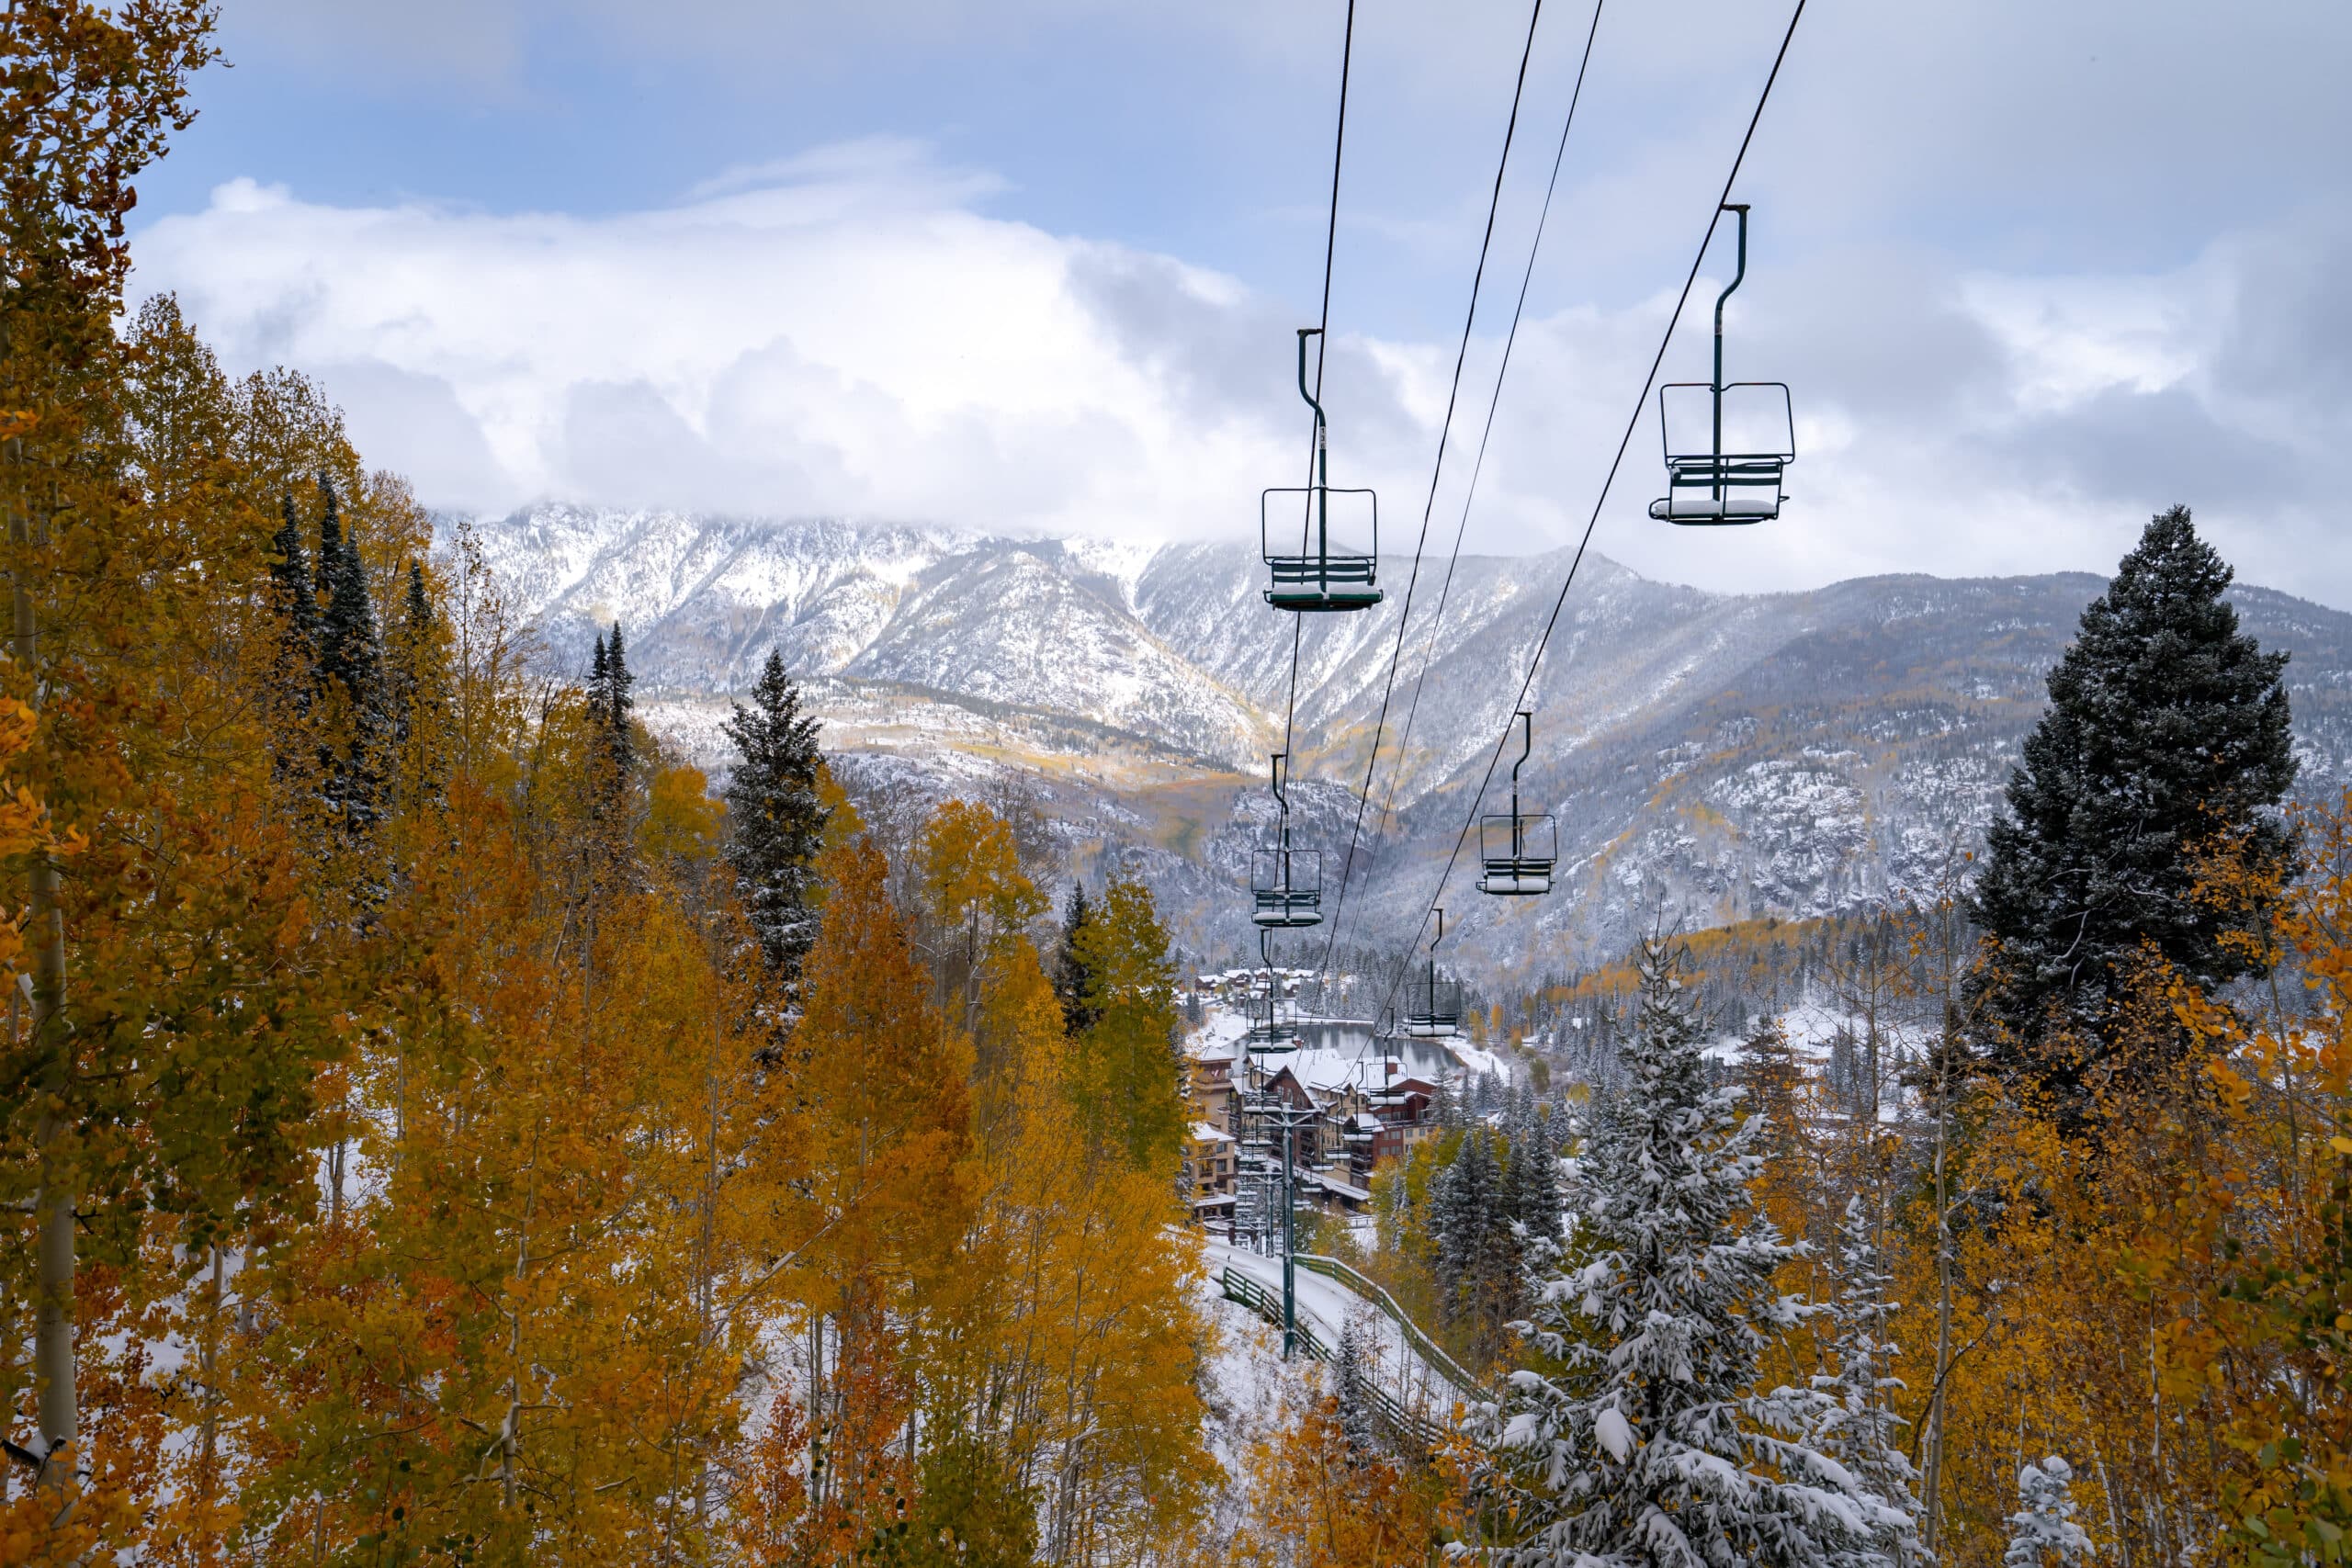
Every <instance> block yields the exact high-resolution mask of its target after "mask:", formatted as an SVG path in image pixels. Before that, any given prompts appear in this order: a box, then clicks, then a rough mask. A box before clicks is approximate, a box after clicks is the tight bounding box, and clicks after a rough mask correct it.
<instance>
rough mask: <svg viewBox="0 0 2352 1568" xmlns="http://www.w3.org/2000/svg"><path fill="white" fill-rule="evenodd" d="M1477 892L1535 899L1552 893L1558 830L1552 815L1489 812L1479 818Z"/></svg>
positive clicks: (1557, 851)
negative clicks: (1517, 814) (1518, 814)
mask: <svg viewBox="0 0 2352 1568" xmlns="http://www.w3.org/2000/svg"><path fill="white" fill-rule="evenodd" d="M1478 850H1479V856H1478V861H1479V868H1480V875H1479V877H1478V891H1479V892H1481V893H1492V894H1495V895H1497V896H1498V897H1506V898H1510V897H1537V896H1540V895H1542V894H1545V893H1549V892H1551V891H1552V871H1553V868H1554V867H1555V866H1556V865H1558V864H1559V829H1558V825H1557V823H1556V822H1555V820H1554V818H1551V817H1549V816H1515V815H1511V814H1509V813H1489V814H1488V815H1487V816H1484V817H1481V818H1478Z"/></svg>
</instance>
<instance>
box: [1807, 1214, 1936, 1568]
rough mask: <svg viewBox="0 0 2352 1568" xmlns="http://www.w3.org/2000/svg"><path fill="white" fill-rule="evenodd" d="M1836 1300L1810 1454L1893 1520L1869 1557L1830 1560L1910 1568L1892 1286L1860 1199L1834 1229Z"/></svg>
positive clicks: (1914, 1538) (1911, 1480)
mask: <svg viewBox="0 0 2352 1568" xmlns="http://www.w3.org/2000/svg"><path fill="white" fill-rule="evenodd" d="M1833 1272H1834V1273H1835V1274H1836V1275H1837V1278H1838V1300H1837V1303H1836V1304H1835V1305H1834V1306H1832V1307H1831V1309H1830V1312H1829V1316H1830V1318H1831V1320H1832V1325H1833V1332H1832V1334H1831V1336H1830V1339H1829V1346H1828V1349H1829V1354H1830V1357H1831V1359H1833V1360H1835V1361H1836V1363H1837V1371H1834V1372H1826V1373H1821V1374H1818V1375H1816V1376H1815V1378H1814V1380H1813V1385H1814V1388H1815V1391H1817V1392H1818V1393H1820V1394H1821V1395H1822V1396H1823V1401H1822V1404H1821V1405H1820V1407H1819V1409H1818V1410H1817V1412H1816V1413H1815V1417H1814V1428H1813V1434H1814V1435H1813V1446H1814V1447H1815V1448H1816V1449H1818V1450H1820V1451H1821V1452H1822V1453H1824V1454H1826V1455H1827V1456H1828V1457H1829V1458H1830V1459H1832V1460H1835V1461H1837V1462H1838V1464H1840V1465H1842V1466H1843V1467H1844V1468H1845V1470H1846V1472H1848V1473H1849V1474H1850V1475H1851V1476H1853V1478H1854V1479H1855V1481H1857V1482H1858V1483H1860V1485H1861V1487H1862V1489H1863V1490H1864V1491H1866V1492H1868V1493H1869V1494H1870V1495H1871V1496H1873V1497H1875V1498H1877V1499H1878V1500H1879V1501H1880V1502H1882V1503H1884V1504H1886V1505H1887V1506H1888V1507H1889V1509H1890V1510H1892V1512H1893V1513H1894V1515H1895V1516H1897V1517H1894V1518H1887V1517H1881V1518H1880V1520H1879V1522H1878V1525H1877V1528H1876V1529H1873V1530H1872V1531H1871V1541H1870V1544H1869V1546H1868V1548H1867V1549H1865V1550H1862V1551H1850V1552H1847V1553H1844V1554H1842V1555H1839V1556H1837V1557H1834V1558H1833V1559H1832V1561H1833V1562H1845V1563H1852V1564H1857V1565H1861V1564H1868V1563H1875V1562H1894V1563H1898V1564H1908V1563H1912V1562H1918V1561H1920V1560H1921V1558H1922V1556H1923V1555H1924V1553H1923V1551H1922V1549H1921V1547H1920V1544H1919V1528H1918V1526H1919V1514H1920V1508H1919V1499H1918V1495H1917V1493H1916V1492H1914V1491H1913V1488H1914V1487H1915V1486H1916V1485H1917V1483H1918V1480H1919V1472H1918V1471H1917V1469H1915V1468H1914V1467H1913V1465H1912V1463H1911V1461H1910V1458H1909V1457H1908V1456H1907V1455H1906V1454H1905V1452H1904V1449H1903V1443H1902V1440H1901V1436H1900V1434H1901V1431H1902V1428H1903V1427H1904V1426H1905V1422H1904V1420H1903V1418H1902V1417H1901V1416H1897V1415H1895V1414H1894V1406H1893V1404H1892V1403H1891V1396H1892V1395H1893V1393H1894V1392H1895V1391H1896V1390H1898V1389H1900V1388H1902V1387H1903V1380H1902V1379H1901V1378H1898V1377H1895V1376H1893V1375H1892V1374H1891V1373H1890V1372H1889V1371H1888V1369H1889V1368H1890V1367H1892V1366H1893V1365H1894V1358H1895V1354H1896V1348H1895V1347H1894V1344H1893V1343H1892V1342H1890V1341H1889V1340H1888V1339H1887V1337H1886V1325H1887V1320H1888V1319H1889V1318H1890V1317H1892V1316H1893V1315H1894V1303H1893V1302H1891V1301H1889V1300H1888V1299H1887V1292H1888V1289H1889V1287H1890V1286H1891V1285H1892V1283H1893V1280H1892V1278H1891V1277H1890V1276H1889V1275H1888V1274H1887V1272H1886V1269H1885V1268H1884V1266H1883V1262H1882V1260H1881V1258H1880V1256H1879V1248H1878V1241H1877V1238H1876V1237H1875V1235H1873V1234H1872V1230H1871V1213H1870V1211H1869V1210H1868V1209H1866V1208H1865V1207H1864V1206H1863V1203H1862V1201H1861V1199H1860V1197H1859V1196H1857V1197H1853V1198H1849V1199H1848V1200H1847V1201H1846V1217H1845V1220H1844V1222H1843V1223H1842V1224H1840V1225H1839V1226H1838V1258H1837V1262H1836V1266H1835V1269H1833Z"/></svg>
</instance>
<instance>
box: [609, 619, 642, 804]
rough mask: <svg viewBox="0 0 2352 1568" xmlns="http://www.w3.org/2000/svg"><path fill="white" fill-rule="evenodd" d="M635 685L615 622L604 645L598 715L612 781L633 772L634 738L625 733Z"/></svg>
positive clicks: (627, 732) (633, 710) (635, 750)
mask: <svg viewBox="0 0 2352 1568" xmlns="http://www.w3.org/2000/svg"><path fill="white" fill-rule="evenodd" d="M636 683H637V677H636V676H634V675H632V674H630V673H629V672H628V654H627V653H625V652H624V651H623V650H622V648H621V624H620V623H619V622H618V621H615V622H614V623H613V635H612V637H611V638H610V640H608V641H607V642H606V643H605V686H604V691H603V693H602V696H603V699H604V700H603V705H602V706H603V710H604V711H603V712H602V714H601V715H600V717H601V718H602V719H603V720H604V725H605V747H606V749H607V751H608V754H609V755H610V757H611V760H612V776H613V777H614V778H616V779H627V778H628V777H629V775H630V774H632V773H635V772H636V771H637V737H636V736H635V735H633V734H631V733H630V730H629V718H630V716H631V715H633V714H634V713H635V712H636V711H637V701H636V699H635V698H633V697H631V696H630V695H629V694H628V689H629V688H630V687H631V686H633V685H635V684H636Z"/></svg>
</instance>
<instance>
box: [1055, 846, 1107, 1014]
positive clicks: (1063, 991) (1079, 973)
mask: <svg viewBox="0 0 2352 1568" xmlns="http://www.w3.org/2000/svg"><path fill="white" fill-rule="evenodd" d="M1093 919H1094V906H1093V905H1092V904H1091V903H1089V902H1088V901H1087V897H1086V884H1085V883H1084V882H1080V881H1074V882H1072V883H1071V884H1070V885H1069V903H1068V904H1065V905H1064V906H1063V907H1062V936H1061V942H1059V944H1058V945H1057V946H1056V947H1055V949H1054V970H1053V978H1054V995H1055V996H1057V997H1058V998H1061V1004H1062V1027H1063V1028H1064V1029H1065V1030H1067V1031H1068V1032H1069V1036H1070V1038H1071V1039H1073V1040H1075V1039H1077V1038H1078V1037H1079V1036H1080V1035H1081V1034H1083V1033H1085V1032H1087V1030H1089V1029H1091V1028H1092V1027H1093V1024H1094V1020H1095V1019H1096V1017H1097V1016H1098V1011H1097V1010H1096V1009H1095V1008H1094V1007H1093V1006H1092V1005H1091V1003H1089V1002H1088V1001H1087V999H1086V991H1087V985H1088V975H1087V969H1086V942H1085V934H1086V928H1087V926H1088V925H1089V924H1091V922H1092V920H1093Z"/></svg>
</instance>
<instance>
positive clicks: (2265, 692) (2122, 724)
mask: <svg viewBox="0 0 2352 1568" xmlns="http://www.w3.org/2000/svg"><path fill="white" fill-rule="evenodd" d="M2230 577H2231V572H2230V569H2229V567H2228V566H2227V565H2225V564H2224V563H2223V562H2222V558H2221V557H2220V556H2218V555H2216V554H2215V553H2214V551H2213V549H2212V547H2211V546H2210V545H2208V544H2206V543H2205V542H2204V541H2203V540H2202V539H2199V537H2198V536H2197V532H2196V530H2195V528H2193V527H2192V526H2191V525H2190V523H2189V517H2188V508H2187V507H2185V506H2176V507H2174V508H2173V509H2172V510H2171V511H2169V512H2166V513H2162V514H2160V515H2159V516H2157V517H2156V518H2154V520H2153V521H2151V522H2150V523H2149V525H2148V527H2147V531H2146V532H2145V533H2144V534H2143V535H2142V536H2141V539H2140V543H2139V545H2138V546H2137V547H2135V548H2134V549H2133V550H2132V551H2131V554H2129V555H2127V556H2125V557H2124V558H2123V561H2122V564H2121V565H2120V567H2118V568H2117V569H2116V574H2115V581H2113V582H2112V583H2111V584H2109V588H2108V591H2107V592H2105V593H2103V594H2101V595H2099V596H2098V598H2097V599H2094V600H2093V601H2091V604H2090V607H2089V608H2088V609H2086V610H2085V611H2084V612H2083V619H2082V626H2081V630H2080V633H2079V635H2078V636H2077V637H2076V638H2075V643H2074V646H2073V647H2071V648H2069V649H2067V650H2066V653H2065V656H2064V658H2063V659H2061V660H2059V662H2058V666H2057V668H2056V669H2055V670H2053V671H2051V675H2050V708H2049V711H2048V712H2047V713H2046V714H2044V715H2043V716H2042V719H2041V724H2040V725H2039V726H2038V727H2036V728H2035V729H2034V731H2033V733H2032V734H2031V735H2030V736H2029V737H2028V738H2027V739H2026V742H2025V748H2024V757H2023V760H2022V761H2020V762H2019V764H2018V768H2017V771H2016V772H2015V773H2013V774H2012V775H2011V777H2010V780H2009V785H2008V794H2007V811H2006V812H2004V813H2003V815H2002V816H2001V818H1999V819H1998V820H1996V822H1995V823H1994V824H1993V826H1992V829H1991V830H1990V832H1989V833H1988V834H1987V835H1986V844H1985V848H1986V854H1985V872H1984V877H1983V880H1982V881H1981V882H1980V883H1979V884H1978V886H1977V889H1976V894H1975V900H1974V908H1973V913H1974V916H1975V919H1976V920H1977V922H1978V923H1979V924H1980V925H1981V926H1983V927H1984V929H1985V931H1986V933H1987V934H1988V935H1989V936H1990V937H1991V938H1992V939H1993V940H1994V941H1995V942H1996V944H1997V947H1996V954H1995V956H1996V962H1995V963H1994V964H1992V965H1991V966H1989V967H1988V968H1987V970H1986V971H1985V975H1984V976H1982V977H1980V978H1979V979H1978V980H1977V981H1976V982H1975V991H1976V999H1977V1000H1978V1001H1979V1003H1980V1004H1981V1006H1982V1015H1983V1016H1984V1017H1985V1019H1986V1021H1988V1024H1989V1025H1990V1030H1989V1032H1990V1036H1991V1039H1990V1043H1991V1045H1992V1048H1993V1051H1994V1054H1995V1057H1996V1062H1997V1063H1998V1064H1999V1065H2000V1066H2002V1067H2003V1068H2004V1069H2005V1070H2007V1071H2008V1072H2009V1073H2011V1074H2012V1075H2022V1076H2024V1077H2029V1078H2030V1079H2033V1080H2036V1081H2038V1082H2039V1084H2040V1085H2041V1087H2042V1088H2043V1089H2046V1090H2048V1091H2050V1092H2051V1093H2052V1095H2053V1097H2054V1098H2055V1099H2057V1100H2059V1101H2060V1103H2061V1104H2062V1105H2064V1104H2069V1103H2072V1102H2074V1101H2075V1100H2076V1098H2077V1096H2078V1094H2079V1091H2080V1089H2081V1086H2082V1083H2083V1081H2084V1078H2085V1077H2086V1074H2087V1073H2088V1072H2090V1071H2093V1070H2095V1069H2096V1068H2097V1067H2098V1066H2099V1065H2100V1058H2101V1057H2102V1055H2104V1054H2105V1051H2106V1046H2105V1045H2104V1044H2103V1043H2102V1033H2103V1031H2105V1029H2106V1026H2107V1025H2108V1024H2109V1014H2110V1010H2111V1006H2110V1004H2112V1003H2113V1002H2114V1000H2115V999H2116V998H2118V997H2119V996H2120V994H2121V993H2122V991H2123V990H2124V989H2125V987H2127V985H2128V983H2129V980H2130V976H2131V972H2132V970H2133V968H2134V966H2135V964H2137V962H2138V960H2139V955H2140V953H2141V951H2142V948H2143V943H2144V944H2146V945H2148V946H2150V947H2153V948H2154V952H2155V953H2156V954H2157V955H2159V956H2160V957H2162V958H2163V959H2164V960H2165V962H2166V963H2168V964H2172V965H2173V966H2175V967H2176V968H2177V970H2178V971H2179V972H2180V973H2181V974H2182V975H2183V976H2186V977H2187V978H2188V980H2189V981H2190V982H2191V983H2192V984H2195V985H2197V986H2199V987H2214V986H2218V985H2220V984H2222V983H2223V982H2225V981H2228V980H2231V979H2234V978H2236V977H2238V976H2242V975H2245V974H2246V973H2247V972H2248V971H2249V970H2250V969H2251V968H2252V967H2253V965H2254V964H2255V963H2256V956H2255V955H2256V952H2257V951H2258V948H2257V946H2256V944H2250V943H2239V942H2231V941H2230V940H2229V939H2230V937H2231V936H2232V935H2233V934H2234V933H2238V932H2245V931H2256V930H2259V929H2261V927H2262V924H2263V922H2265V921H2266V920H2267V910H2265V909H2263V908H2255V907H2234V908H2223V907H2221V906H2219V905H2217V904H2215V903H2211V902H2208V901H2203V900H2200V899H2199V898H2198V897H2196V896H2195V885H2196V882H2197V879H2198V867H2197V864H2196V860H2197V857H2198V855H2199V853H2200V852H2219V853H2221V854H2222V855H2223V856H2224V857H2225V858H2226V859H2227V860H2229V861H2231V862H2233V863H2235V864H2236V865H2237V867H2239V868H2240V869H2243V870H2244V871H2245V872H2247V873H2249V874H2251V878H2252V880H2254V881H2256V882H2259V881H2264V880H2268V879H2276V878H2282V877H2283V876H2284V875H2285V874H2286V873H2287V871H2288V869H2289V867H2290V863H2291V861H2292V859H2293V855H2294V845H2293V841H2292V838H2291V836H2290V832H2289V830H2288V829H2287V828H2286V826H2285V825H2284V824H2283V823H2282V822H2281V821H2280V820H2279V819H2278V816H2277V814H2276V813H2275V812H2274V811H2273V810H2272V809H2271V808H2272V807H2276V806H2277V805H2278V802H2279V800H2280V799H2281V798H2282V797H2283V796H2284V795H2286V792H2287V790H2288V787H2289V786H2290V784H2293V783H2294V778H2295V760H2294V754H2293V750H2292V742H2291V737H2290V733H2289V729H2288V709H2287V691H2286V687H2285V686H2284V684H2283V683H2282V682H2281V681H2280V674H2281V672H2282V671H2284V669H2285V667H2286V663H2287V656H2286V655H2285V654H2284V653H2265V652H2263V651H2262V649H2260V648H2259V647H2258V646H2257V645H2256V642H2255V639H2254V638H2253V637H2249V636H2247V635H2245V633H2243V632H2241V631H2240V630H2239V629H2238V617H2237V612H2236V610H2235V609H2233V607H2232V606H2231V605H2230V604H2229V602H2228V601H2227V600H2225V599H2223V598H2222V592H2223V590H2225V589H2226V588H2228V587H2229V584H2230ZM2057 1032H2066V1033H2069V1034H2071V1035H2072V1036H2073V1037H2074V1040H2073V1042H2072V1043H2071V1044H2070V1046H2069V1048H2068V1049H2066V1050H2064V1051H2059V1050H2052V1049H2045V1048H2043V1045H2044V1042H2046V1041H2047V1040H2049V1039H2050V1037H2051V1036H2052V1035H2053V1034H2054V1033H2057ZM2177 1043H2185V1042H2177Z"/></svg>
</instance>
